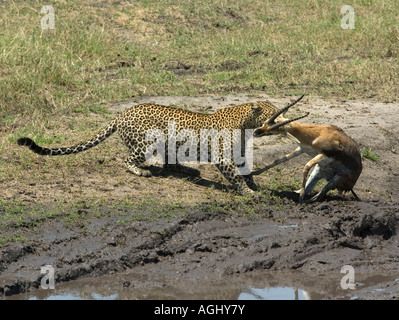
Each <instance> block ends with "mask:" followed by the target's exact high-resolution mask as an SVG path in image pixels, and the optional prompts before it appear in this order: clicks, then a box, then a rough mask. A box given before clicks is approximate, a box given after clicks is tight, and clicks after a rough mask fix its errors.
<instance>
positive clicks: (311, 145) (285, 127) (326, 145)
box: [253, 96, 362, 202]
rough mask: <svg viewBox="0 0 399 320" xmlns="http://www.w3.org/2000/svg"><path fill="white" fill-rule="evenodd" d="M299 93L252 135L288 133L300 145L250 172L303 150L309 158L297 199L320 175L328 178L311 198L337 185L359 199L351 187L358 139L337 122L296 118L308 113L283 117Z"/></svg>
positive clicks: (357, 170) (356, 169)
mask: <svg viewBox="0 0 399 320" xmlns="http://www.w3.org/2000/svg"><path fill="white" fill-rule="evenodd" d="M302 97H303V96H302ZM302 97H300V98H299V99H298V100H296V101H295V102H293V103H291V104H289V105H288V106H286V107H285V108H283V109H280V110H279V111H278V112H276V113H275V114H274V115H273V116H272V117H271V118H270V119H268V120H267V121H266V122H265V124H264V125H263V126H262V127H260V128H257V129H256V130H255V131H254V135H255V137H260V136H264V135H277V134H286V133H289V134H291V135H292V136H294V137H295V138H296V139H297V140H298V141H299V146H298V147H297V148H296V149H295V150H294V151H293V152H291V153H289V154H287V155H285V156H284V157H282V158H281V159H278V160H276V161H274V162H273V164H271V165H269V166H267V167H265V168H264V169H261V170H258V171H255V172H253V174H260V173H262V172H264V171H266V170H268V169H270V168H272V167H274V166H276V165H278V164H281V163H284V162H286V161H288V160H290V159H292V158H294V157H297V156H299V155H300V154H302V153H307V154H309V155H310V156H311V157H312V159H311V160H310V161H309V162H308V163H307V164H306V165H305V167H304V169H303V181H302V188H301V190H300V194H299V201H300V202H302V201H303V200H304V197H305V195H307V194H309V193H310V192H311V191H312V190H313V188H314V187H315V185H316V184H317V182H318V181H319V180H320V179H323V178H324V179H325V180H327V184H326V185H325V186H324V188H323V189H322V190H321V191H320V192H319V193H318V194H316V195H315V196H314V197H313V198H311V199H310V201H317V200H320V199H322V198H323V197H324V196H325V195H326V193H327V192H328V191H330V190H334V189H337V190H338V191H339V192H340V193H342V192H347V191H351V192H352V194H353V195H354V196H355V198H356V199H357V200H359V197H358V196H357V195H356V194H355V193H354V191H353V187H354V185H355V184H356V182H357V180H358V178H359V176H360V173H361V172H362V161H361V155H360V150H359V147H358V145H357V143H356V142H355V141H354V140H353V139H352V138H350V137H349V136H347V135H346V134H345V132H344V131H343V130H342V129H341V128H338V127H337V126H334V125H314V124H305V123H300V122H298V121H296V120H298V119H301V118H304V117H306V116H307V115H308V114H306V115H305V116H301V117H298V118H295V119H286V118H284V117H283V116H282V114H283V113H284V112H286V111H287V110H288V109H289V108H290V107H291V106H293V105H294V104H295V103H297V102H298V101H299V100H300V99H301V98H302ZM313 166H315V168H314V170H313V171H312V173H311V175H310V177H309V179H308V178H307V177H308V173H309V171H310V169H311V168H312V167H313Z"/></svg>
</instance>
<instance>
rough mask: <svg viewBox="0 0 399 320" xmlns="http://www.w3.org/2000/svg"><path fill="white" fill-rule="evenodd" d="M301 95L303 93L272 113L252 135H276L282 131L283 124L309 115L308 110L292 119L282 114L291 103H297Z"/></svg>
mask: <svg viewBox="0 0 399 320" xmlns="http://www.w3.org/2000/svg"><path fill="white" fill-rule="evenodd" d="M303 96H304V95H302V96H301V97H299V98H298V99H297V100H295V101H294V102H291V103H289V104H287V105H286V106H285V107H284V108H282V109H280V110H278V111H277V112H276V113H275V114H273V115H272V116H271V117H270V118H269V119H267V120H266V122H265V123H264V124H263V126H262V127H260V128H257V129H255V131H254V136H255V137H262V136H265V135H276V134H281V133H284V131H285V130H284V126H285V125H287V124H288V123H290V122H293V121H297V120H299V119H302V118H305V117H307V116H308V115H309V112H307V113H306V114H305V115H303V116H300V117H297V118H294V119H286V118H284V117H283V116H282V114H283V113H285V112H287V111H288V109H289V108H291V107H292V106H293V105H295V104H296V103H298V102H299V101H300V100H301V99H302V98H303Z"/></svg>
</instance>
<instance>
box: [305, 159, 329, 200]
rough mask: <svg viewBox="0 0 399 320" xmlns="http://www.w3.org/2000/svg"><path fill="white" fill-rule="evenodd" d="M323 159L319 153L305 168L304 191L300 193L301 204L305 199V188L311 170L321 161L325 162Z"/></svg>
mask: <svg viewBox="0 0 399 320" xmlns="http://www.w3.org/2000/svg"><path fill="white" fill-rule="evenodd" d="M323 158H324V155H323V154H321V153H319V154H318V155H317V156H316V157H314V158H313V159H312V160H310V161H309V162H308V163H307V164H306V165H305V167H304V168H303V181H302V189H301V192H300V193H299V202H303V198H304V197H305V187H306V182H307V178H308V174H309V170H310V169H311V168H312V167H313V166H315V165H316V164H318V163H319V162H320V161H321V160H323Z"/></svg>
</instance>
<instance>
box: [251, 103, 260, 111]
mask: <svg viewBox="0 0 399 320" xmlns="http://www.w3.org/2000/svg"><path fill="white" fill-rule="evenodd" d="M251 109H252V110H253V111H259V110H261V109H262V108H261V107H260V105H258V104H257V103H256V102H253V103H252V104H251Z"/></svg>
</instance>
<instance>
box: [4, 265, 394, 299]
mask: <svg viewBox="0 0 399 320" xmlns="http://www.w3.org/2000/svg"><path fill="white" fill-rule="evenodd" d="M341 276H343V275H341ZM341 276H339V277H338V279H334V277H331V276H326V275H321V276H318V277H307V276H304V275H301V274H298V273H282V272H270V271H267V272H257V273H256V274H251V275H234V276H230V277H228V278H224V279H223V280H217V279H201V280H178V279H176V280H175V281H173V280H171V279H160V278H159V279H149V278H148V277H146V276H145V275H144V276H143V275H142V274H135V273H129V272H127V273H125V274H117V275H107V276H101V277H96V278H87V279H80V280H74V281H69V282H66V283H60V284H57V283H56V284H55V289H42V288H38V289H32V290H30V291H29V292H27V293H23V294H17V295H13V296H9V297H5V298H4V299H9V300H149V299H151V300H209V299H212V300H320V299H345V300H356V299H363V298H370V297H371V298H372V295H373V293H376V292H379V293H380V292H383V291H386V290H390V289H389V287H392V285H390V284H388V285H386V283H387V282H389V283H391V284H394V285H393V287H395V285H396V287H398V285H399V276H398V275H396V276H395V275H379V276H376V275H370V274H362V275H361V276H360V277H359V279H357V280H356V282H355V288H354V289H350V288H342V287H341ZM384 283H385V284H384ZM379 284H381V286H379ZM383 284H384V285H383ZM394 290H395V289H394ZM359 293H360V295H359ZM365 293H366V295H365ZM368 293H369V294H370V295H368ZM394 294H395V292H391V298H392V295H394ZM398 294H399V292H398ZM393 298H395V296H394V297H393ZM396 298H398V297H396Z"/></svg>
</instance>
